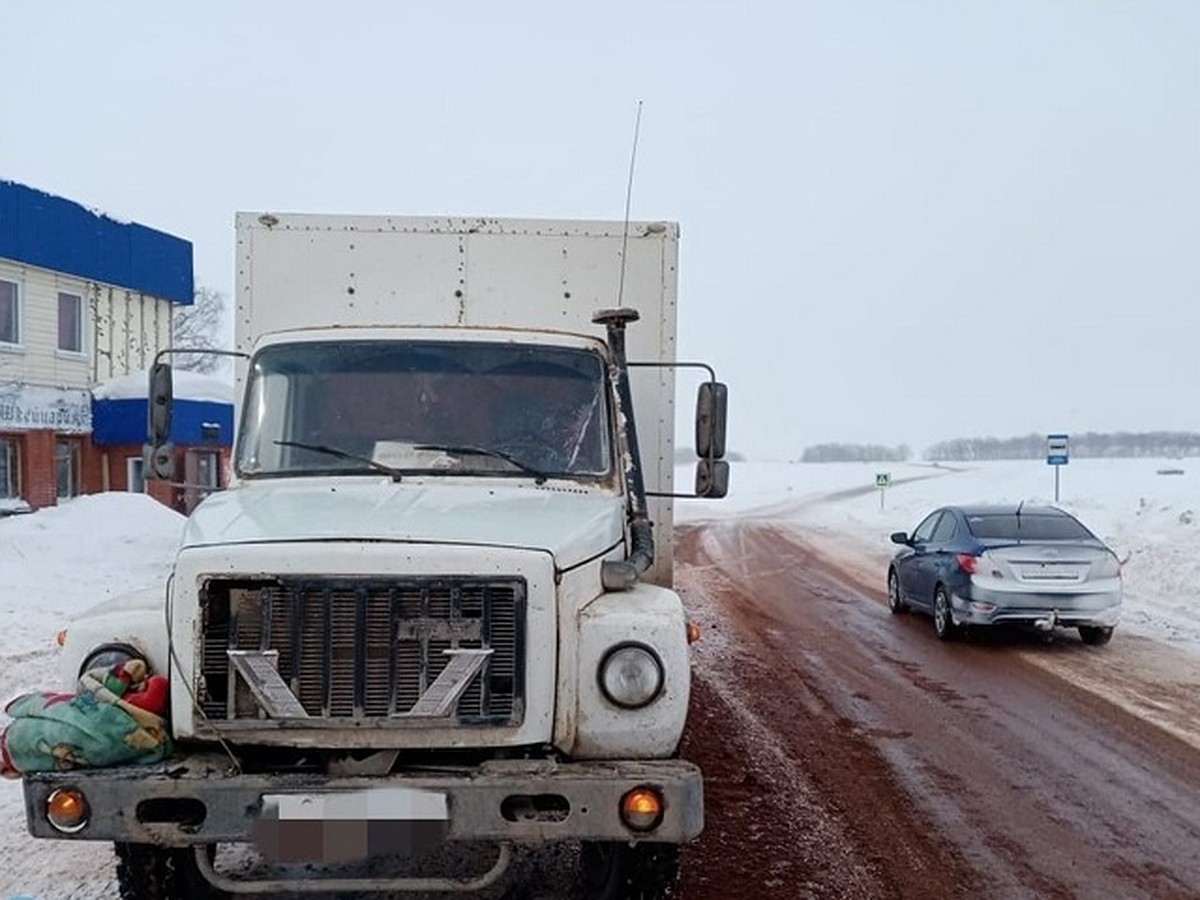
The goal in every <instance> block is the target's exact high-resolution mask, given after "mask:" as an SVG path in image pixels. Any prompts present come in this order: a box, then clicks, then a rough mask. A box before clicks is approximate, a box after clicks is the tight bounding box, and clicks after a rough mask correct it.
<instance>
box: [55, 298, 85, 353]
mask: <svg viewBox="0 0 1200 900" xmlns="http://www.w3.org/2000/svg"><path fill="white" fill-rule="evenodd" d="M58 349H59V350H65V351H67V352H68V353H82V352H83V298H82V297H81V296H79V295H78V294H68V293H66V292H65V291H59V293H58Z"/></svg>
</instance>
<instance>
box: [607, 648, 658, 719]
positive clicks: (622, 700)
mask: <svg viewBox="0 0 1200 900" xmlns="http://www.w3.org/2000/svg"><path fill="white" fill-rule="evenodd" d="M598 674H599V678H600V690H601V691H603V693H604V696H605V697H607V698H608V699H609V700H611V701H612V702H613V703H615V704H616V705H617V706H622V707H624V708H625V709H640V708H641V707H643V706H646V705H647V704H649V703H652V702H654V700H655V699H657V698H658V695H659V694H661V693H662V689H663V667H662V662H661V661H660V660H659V658H658V654H657V653H655V652H654V651H653V650H651V649H650V648H649V647H647V646H646V645H645V644H633V643H629V644H617V646H615V647H613V648H612V649H611V650H609V651H608V652H607V653H606V654H604V659H603V660H601V662H600V671H599V673H598Z"/></svg>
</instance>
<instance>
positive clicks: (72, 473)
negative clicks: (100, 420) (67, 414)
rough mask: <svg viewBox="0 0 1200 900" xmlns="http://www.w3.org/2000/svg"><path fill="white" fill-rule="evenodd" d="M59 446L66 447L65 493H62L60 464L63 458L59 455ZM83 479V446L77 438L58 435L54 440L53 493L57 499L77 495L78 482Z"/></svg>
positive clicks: (65, 498)
mask: <svg viewBox="0 0 1200 900" xmlns="http://www.w3.org/2000/svg"><path fill="white" fill-rule="evenodd" d="M59 447H66V448H67V455H66V463H67V486H66V487H67V493H65V494H64V493H63V492H62V489H63V484H62V480H61V478H60V477H59V476H60V474H61V471H60V468H59V467H60V466H61V465H62V464H63V461H64V460H63V459H62V457H61V456H60V455H59V452H58V450H59ZM82 479H83V447H82V445H81V444H80V442H79V441H77V440H72V439H70V438H63V437H58V438H55V440H54V493H55V496H57V498H58V499H59V500H70V499H71V498H72V497H78V496H79V490H80V482H81V481H82Z"/></svg>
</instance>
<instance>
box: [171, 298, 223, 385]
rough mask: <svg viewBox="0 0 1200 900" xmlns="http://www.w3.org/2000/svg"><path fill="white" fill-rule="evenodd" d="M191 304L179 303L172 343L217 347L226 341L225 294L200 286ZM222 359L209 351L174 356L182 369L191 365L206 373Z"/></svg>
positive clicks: (186, 345) (193, 369) (197, 370)
mask: <svg viewBox="0 0 1200 900" xmlns="http://www.w3.org/2000/svg"><path fill="white" fill-rule="evenodd" d="M195 298H196V299H195V302H194V303H193V304H192V305H191V306H177V307H175V315H174V319H173V320H172V323H171V331H172V346H174V347H178V348H182V349H187V350H216V349H220V348H221V346H222V344H223V343H224V341H223V340H222V338H221V330H222V325H223V321H224V318H225V295H224V294H222V293H221V292H220V291H218V290H214V289H213V288H207V287H202V286H200V287H197V288H196V293H195ZM221 362H222V359H221V357H219V356H213V355H212V354H209V353H184V354H179V355H177V356H176V357H175V359H174V360H173V365H174V366H175V367H176V368H179V369H189V370H191V371H193V372H200V373H202V374H205V375H209V374H212V373H213V372H215V371H216V370H217V369H218V367H220V365H221Z"/></svg>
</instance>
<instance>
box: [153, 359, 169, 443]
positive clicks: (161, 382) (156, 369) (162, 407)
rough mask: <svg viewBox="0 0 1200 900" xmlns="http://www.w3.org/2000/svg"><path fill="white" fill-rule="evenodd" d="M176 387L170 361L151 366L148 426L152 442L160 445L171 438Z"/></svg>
mask: <svg viewBox="0 0 1200 900" xmlns="http://www.w3.org/2000/svg"><path fill="white" fill-rule="evenodd" d="M173 393H174V389H173V387H172V380H171V366H170V365H169V364H168V363H162V362H156V363H155V364H154V365H153V366H151V367H150V388H149V393H148V394H147V398H146V399H147V405H148V407H149V411H148V416H149V422H148V423H147V424H148V427H149V431H150V443H152V444H154V445H155V446H158V445H159V444H165V443H166V442H167V441H169V440H170V439H171V405H172V394H173Z"/></svg>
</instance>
